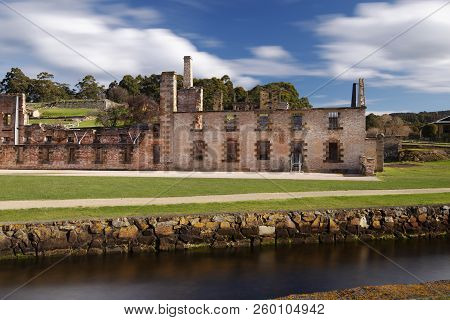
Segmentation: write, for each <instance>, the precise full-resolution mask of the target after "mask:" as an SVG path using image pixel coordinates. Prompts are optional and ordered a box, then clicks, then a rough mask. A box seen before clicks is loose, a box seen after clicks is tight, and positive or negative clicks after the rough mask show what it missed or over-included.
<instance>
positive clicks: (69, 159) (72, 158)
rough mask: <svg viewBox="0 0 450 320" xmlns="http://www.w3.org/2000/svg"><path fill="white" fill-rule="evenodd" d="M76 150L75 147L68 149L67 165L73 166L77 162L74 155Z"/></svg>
mask: <svg viewBox="0 0 450 320" xmlns="http://www.w3.org/2000/svg"><path fill="white" fill-rule="evenodd" d="M76 152H77V150H76V149H75V147H70V148H69V149H68V155H67V162H68V163H69V164H73V163H75V162H76V161H77V154H76Z"/></svg>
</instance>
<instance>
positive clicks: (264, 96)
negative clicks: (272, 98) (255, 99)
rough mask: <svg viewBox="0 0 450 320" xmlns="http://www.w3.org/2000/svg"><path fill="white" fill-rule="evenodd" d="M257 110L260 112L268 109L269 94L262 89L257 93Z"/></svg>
mask: <svg viewBox="0 0 450 320" xmlns="http://www.w3.org/2000/svg"><path fill="white" fill-rule="evenodd" d="M259 109H260V110H268V109H269V93H268V92H267V91H266V90H263V89H261V91H260V92H259Z"/></svg>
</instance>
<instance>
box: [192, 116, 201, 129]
mask: <svg viewBox="0 0 450 320" xmlns="http://www.w3.org/2000/svg"><path fill="white" fill-rule="evenodd" d="M194 130H195V131H202V130H203V115H201V114H196V115H195V117H194Z"/></svg>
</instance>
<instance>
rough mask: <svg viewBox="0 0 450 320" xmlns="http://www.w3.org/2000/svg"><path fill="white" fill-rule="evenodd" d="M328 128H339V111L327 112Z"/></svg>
mask: <svg viewBox="0 0 450 320" xmlns="http://www.w3.org/2000/svg"><path fill="white" fill-rule="evenodd" d="M328 128H329V129H338V128H339V112H329V113H328Z"/></svg>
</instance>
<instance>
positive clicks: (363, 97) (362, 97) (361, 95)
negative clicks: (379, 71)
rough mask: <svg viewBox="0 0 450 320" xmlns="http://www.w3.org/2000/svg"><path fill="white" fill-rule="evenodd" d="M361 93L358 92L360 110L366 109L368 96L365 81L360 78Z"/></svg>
mask: <svg viewBox="0 0 450 320" xmlns="http://www.w3.org/2000/svg"><path fill="white" fill-rule="evenodd" d="M358 82H359V92H358V108H365V107H366V94H365V92H364V79H363V78H359V81H358Z"/></svg>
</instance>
